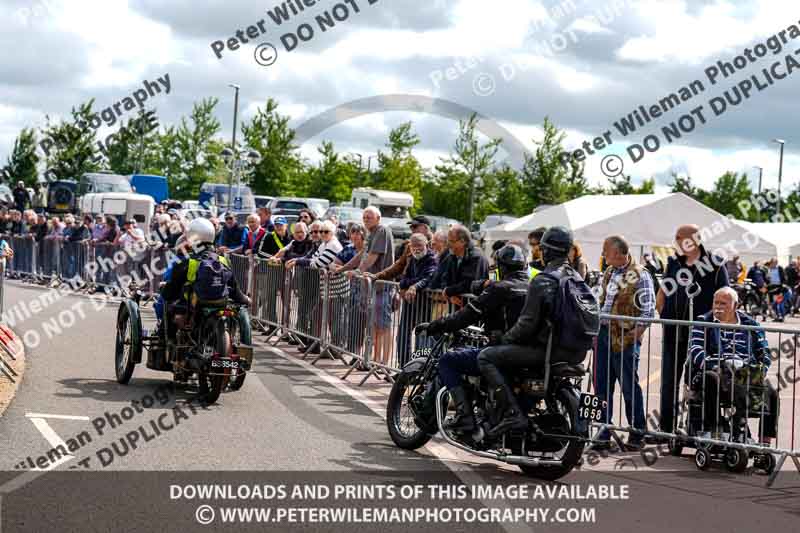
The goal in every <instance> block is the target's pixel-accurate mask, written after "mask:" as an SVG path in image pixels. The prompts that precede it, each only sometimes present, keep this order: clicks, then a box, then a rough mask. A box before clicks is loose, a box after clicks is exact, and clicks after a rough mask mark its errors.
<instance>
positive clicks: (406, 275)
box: [400, 250, 437, 290]
mask: <svg viewBox="0 0 800 533" xmlns="http://www.w3.org/2000/svg"><path fill="white" fill-rule="evenodd" d="M436 266H437V261H436V256H435V255H434V253H433V251H431V250H428V251H427V252H426V253H425V255H423V256H422V258H420V259H414V256H409V258H408V264H407V265H406V270H405V271H404V272H403V276H402V277H401V278H400V289H402V290H406V289H408V288H409V287H411V286H412V285H416V284H417V283H419V282H420V281H422V280H424V279H425V280H427V279H429V278H430V277H431V276H433V274H434V272H436Z"/></svg>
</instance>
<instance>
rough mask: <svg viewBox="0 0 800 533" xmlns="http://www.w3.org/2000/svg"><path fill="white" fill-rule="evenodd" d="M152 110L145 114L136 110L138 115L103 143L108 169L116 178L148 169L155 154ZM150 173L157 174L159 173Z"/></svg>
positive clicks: (155, 135)
mask: <svg viewBox="0 0 800 533" xmlns="http://www.w3.org/2000/svg"><path fill="white" fill-rule="evenodd" d="M157 120H158V119H157V118H156V117H155V110H152V111H148V112H145V111H144V110H143V109H141V108H140V109H139V115H138V116H137V117H135V118H132V119H131V120H129V121H128V122H127V123H123V124H122V125H121V126H120V129H119V130H118V131H117V132H116V133H115V134H114V135H113V137H112V138H111V139H109V140H108V142H107V143H106V153H105V155H106V158H107V166H108V168H109V169H110V170H111V171H113V172H115V173H117V174H123V175H127V174H134V173H136V172H143V171H144V170H145V169H146V168H150V167H151V165H152V161H153V159H154V157H155V155H154V152H155V151H156V150H158V144H159V135H158V132H157V131H156V128H154V127H153V126H155V125H156V124H157ZM153 173H155V174H160V173H161V171H160V169H157V170H154V171H153Z"/></svg>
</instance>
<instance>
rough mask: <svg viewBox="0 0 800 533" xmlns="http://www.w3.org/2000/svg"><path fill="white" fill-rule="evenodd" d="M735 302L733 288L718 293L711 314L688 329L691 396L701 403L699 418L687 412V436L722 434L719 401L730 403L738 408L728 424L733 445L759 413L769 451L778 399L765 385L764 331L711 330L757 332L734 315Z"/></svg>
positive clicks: (740, 315)
mask: <svg viewBox="0 0 800 533" xmlns="http://www.w3.org/2000/svg"><path fill="white" fill-rule="evenodd" d="M737 302H738V296H737V294H736V291H735V290H733V289H732V288H730V287H722V288H720V289H717V290H716V291H715V292H714V303H713V309H712V310H711V311H709V312H708V313H705V314H703V315H702V316H699V317H698V318H697V321H698V323H697V325H695V326H693V327H692V334H691V341H690V342H691V344H690V349H689V357H690V358H691V363H692V368H693V371H692V372H691V375H692V379H691V382H690V385H691V389H690V390H691V391H692V392H691V394H692V395H693V397H694V398H695V399H696V400H697V399H702V405H703V412H702V413H700V412H694V411H693V410H690V412H689V415H690V431H691V432H692V433H699V434H700V436H703V437H710V436H711V432H717V433H719V432H721V431H720V430H721V428H720V424H719V422H720V421H719V414H720V403H719V402H720V398H721V397H723V398H732V399H733V403H734V406H735V407H736V410H735V413H734V415H733V423H732V424H731V425H732V430H733V431H732V432H733V440H734V441H736V442H739V441H740V440H739V437H740V432H742V431H744V429H745V428H746V424H747V414H748V412H760V413H763V417H762V420H761V430H760V432H759V434H760V436H761V439H760V442H761V443H762V444H766V445H769V444H770V441H771V439H774V438H775V437H776V436H777V433H776V430H777V418H778V393H777V391H776V390H775V389H774V387H772V385H771V384H770V383H769V382H768V381H767V380H766V375H767V372H768V370H769V366H770V363H771V359H770V353H769V344H768V343H767V339H766V336H765V334H764V330H763V329H757V330H745V329H736V328H725V329H723V328H721V327H714V325H713V324H719V325H725V324H727V325H733V324H736V325H743V326H754V327H759V324H758V322H756V321H755V320H753V319H752V318H751V317H749V316H748V315H747V314H745V313H744V312H742V311H737V310H736V304H737ZM701 396H702V398H701ZM765 400H766V405H764V401H765ZM701 423H702V427H701Z"/></svg>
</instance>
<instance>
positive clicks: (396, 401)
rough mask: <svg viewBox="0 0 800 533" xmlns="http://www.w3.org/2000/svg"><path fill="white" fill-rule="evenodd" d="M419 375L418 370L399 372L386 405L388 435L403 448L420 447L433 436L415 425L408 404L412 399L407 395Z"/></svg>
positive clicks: (415, 383) (409, 393) (412, 448)
mask: <svg viewBox="0 0 800 533" xmlns="http://www.w3.org/2000/svg"><path fill="white" fill-rule="evenodd" d="M421 377H422V376H421V374H420V373H419V372H400V374H398V376H397V377H396V378H395V382H394V385H392V390H391V392H390V393H389V401H388V402H387V405H386V427H387V428H388V429H389V436H390V437H391V438H392V441H393V442H394V443H395V444H396V445H397V446H398V447H399V448H402V449H404V450H416V449H417V448H421V447H422V446H424V445H425V444H427V442H428V441H429V440H431V437H432V436H433V435H431V434H430V433H428V432H427V431H425V430H424V429H423V428H421V427H419V426H418V425H417V423H416V421H415V420H414V413H413V411H411V406H410V405H409V402H410V401H411V399H412V398H410V397H409V396H410V395H411V392H412V390H413V389H414V388H415V386H416V385H417V382H418V380H419V379H420V378H421ZM404 426H405V427H407V428H408V429H405V427H404Z"/></svg>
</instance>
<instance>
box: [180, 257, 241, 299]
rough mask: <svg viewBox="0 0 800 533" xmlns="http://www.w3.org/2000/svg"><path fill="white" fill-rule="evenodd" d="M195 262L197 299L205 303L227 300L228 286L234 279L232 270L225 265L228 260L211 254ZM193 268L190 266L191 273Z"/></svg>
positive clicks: (194, 284) (194, 281)
mask: <svg viewBox="0 0 800 533" xmlns="http://www.w3.org/2000/svg"><path fill="white" fill-rule="evenodd" d="M193 261H196V264H197V267H196V271H195V275H194V280H193V283H192V287H193V289H194V294H195V295H196V296H197V299H198V300H200V301H204V302H214V301H219V300H225V299H227V298H228V293H229V289H228V285H229V283H230V280H231V278H232V277H233V272H231V269H230V268H228V267H227V266H226V265H225V264H224V262H225V263H226V262H227V260H225V258H224V257H220V256H218V255H217V254H214V253H209V254H206V255H205V256H204V257H203V258H201V259H194V260H193ZM192 266H193V265H190V271H191V267H192ZM190 280H191V275H190Z"/></svg>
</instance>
